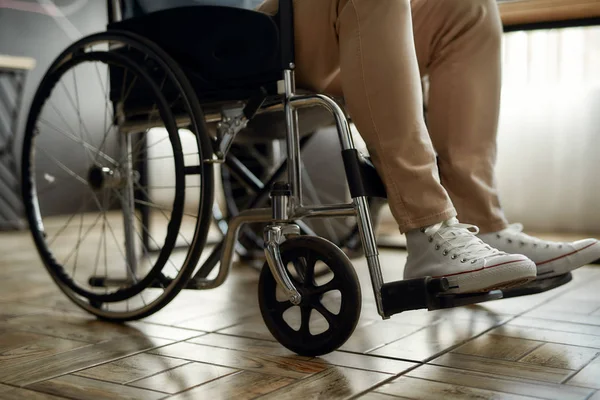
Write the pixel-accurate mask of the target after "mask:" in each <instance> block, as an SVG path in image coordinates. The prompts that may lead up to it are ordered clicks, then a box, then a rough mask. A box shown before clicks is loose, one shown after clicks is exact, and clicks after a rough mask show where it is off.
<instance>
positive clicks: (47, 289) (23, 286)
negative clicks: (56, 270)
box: [0, 282, 60, 302]
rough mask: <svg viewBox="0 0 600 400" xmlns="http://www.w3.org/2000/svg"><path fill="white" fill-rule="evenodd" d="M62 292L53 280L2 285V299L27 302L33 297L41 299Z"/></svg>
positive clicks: (0, 294) (0, 297) (0, 296)
mask: <svg viewBox="0 0 600 400" xmlns="http://www.w3.org/2000/svg"><path fill="white" fill-rule="evenodd" d="M59 292H60V290H59V289H57V288H56V287H55V286H54V285H53V284H52V283H51V282H44V283H39V284H35V285H34V284H31V283H30V282H21V283H18V284H11V285H9V284H5V285H2V292H0V301H11V302H26V301H27V300H31V299H40V298H46V297H51V296H55V295H58V294H59Z"/></svg>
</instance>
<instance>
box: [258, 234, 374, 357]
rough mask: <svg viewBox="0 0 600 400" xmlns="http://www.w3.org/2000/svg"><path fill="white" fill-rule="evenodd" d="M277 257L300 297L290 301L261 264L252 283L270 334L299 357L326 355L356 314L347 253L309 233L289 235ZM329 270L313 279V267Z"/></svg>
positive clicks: (354, 280)
mask: <svg viewBox="0 0 600 400" xmlns="http://www.w3.org/2000/svg"><path fill="white" fill-rule="evenodd" d="M280 251H281V258H282V260H283V263H284V265H286V267H287V271H288V273H289V276H290V278H291V280H292V282H293V283H294V286H296V288H298V291H299V292H300V295H301V296H302V301H301V302H300V304H299V305H294V304H292V302H291V301H289V300H288V299H287V297H286V296H285V295H284V294H283V290H282V289H281V288H280V287H279V286H278V285H277V282H276V281H275V278H274V277H273V274H272V273H271V270H270V269H269V266H268V265H267V264H266V263H265V265H264V266H263V269H262V272H261V274H260V279H259V283H258V301H259V305H260V311H261V313H262V316H263V319H264V321H265V324H266V325H267V328H269V331H270V332H271V334H272V335H273V336H274V337H275V339H277V341H279V343H281V344H282V345H283V346H285V347H287V348H288V349H290V350H291V351H293V352H295V353H297V354H299V355H302V356H319V355H322V354H327V353H330V352H332V351H334V350H335V349H337V348H338V347H340V346H341V345H343V344H344V343H345V342H346V340H348V338H349V337H350V335H352V332H354V328H355V327H356V324H357V322H358V318H359V317H360V310H361V301H362V298H361V292H360V284H359V282H358V277H357V276H356V272H355V271H354V267H353V266H352V263H351V262H350V261H349V260H348V257H347V256H346V255H345V254H344V252H343V251H342V250H340V249H339V248H338V247H337V246H335V245H334V244H333V243H331V242H329V241H327V240H325V239H322V238H320V237H313V236H300V237H297V238H293V239H289V240H287V241H286V242H284V243H283V244H282V245H281V247H280ZM322 268H327V269H328V270H329V271H330V273H328V274H326V275H324V276H321V277H317V276H316V275H315V269H322Z"/></svg>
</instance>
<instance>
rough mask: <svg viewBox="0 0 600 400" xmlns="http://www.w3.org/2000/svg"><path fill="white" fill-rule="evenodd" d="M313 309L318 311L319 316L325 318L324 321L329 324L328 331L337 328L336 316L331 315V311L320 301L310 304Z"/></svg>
mask: <svg viewBox="0 0 600 400" xmlns="http://www.w3.org/2000/svg"><path fill="white" fill-rule="evenodd" d="M312 306H313V308H314V309H315V311H318V312H319V314H321V315H322V316H323V317H325V320H326V321H327V323H328V324H329V329H337V328H338V322H337V318H336V317H337V316H336V315H335V314H333V313H332V312H331V311H329V310H328V309H327V308H326V307H325V306H324V305H323V304H322V303H321V302H320V301H318V300H317V301H314V302H313V303H312Z"/></svg>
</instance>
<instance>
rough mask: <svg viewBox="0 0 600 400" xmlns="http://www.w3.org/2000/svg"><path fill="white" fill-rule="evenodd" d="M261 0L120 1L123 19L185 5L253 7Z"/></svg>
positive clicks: (250, 8)
mask: <svg viewBox="0 0 600 400" xmlns="http://www.w3.org/2000/svg"><path fill="white" fill-rule="evenodd" d="M261 2H262V0H123V1H122V3H121V7H122V13H121V15H122V16H123V18H124V19H126V18H135V17H139V16H142V15H144V14H148V13H151V12H155V11H162V10H166V9H169V8H177V7H186V6H223V7H235V8H245V9H249V10H252V9H255V8H256V7H257V6H258V5H259V4H260V3H261Z"/></svg>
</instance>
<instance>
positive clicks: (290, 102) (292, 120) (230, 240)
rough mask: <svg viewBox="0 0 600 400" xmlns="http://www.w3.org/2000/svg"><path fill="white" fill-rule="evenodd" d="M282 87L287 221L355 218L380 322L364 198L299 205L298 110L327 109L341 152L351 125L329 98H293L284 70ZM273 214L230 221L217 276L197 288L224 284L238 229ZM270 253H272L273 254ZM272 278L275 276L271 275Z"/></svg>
mask: <svg viewBox="0 0 600 400" xmlns="http://www.w3.org/2000/svg"><path fill="white" fill-rule="evenodd" d="M284 87H285V97H284V101H283V109H284V112H285V118H286V126H287V150H288V180H289V181H288V183H289V184H290V186H291V189H292V196H291V199H290V204H289V209H290V213H289V216H290V217H289V219H290V220H295V219H302V218H312V217H328V216H331V217H338V216H352V215H356V217H357V223H358V228H359V232H360V237H361V240H362V243H363V248H364V251H365V255H366V258H367V264H368V266H369V273H370V276H371V283H372V287H373V292H374V295H375V299H376V304H377V310H378V312H379V314H380V315H381V316H382V317H383V318H386V317H385V314H384V311H383V305H382V300H381V288H382V286H383V274H382V272H381V266H380V263H379V253H378V250H377V242H376V240H375V233H374V230H373V223H372V221H371V214H370V213H369V204H368V200H367V198H366V197H357V198H355V199H353V203H352V204H336V205H330V206H318V207H304V206H303V204H302V180H301V176H300V172H301V160H300V138H299V130H298V114H297V110H298V109H300V108H306V107H313V106H322V107H325V108H326V109H328V110H329V111H330V112H331V114H332V115H333V117H334V118H335V123H336V127H337V131H338V135H339V139H340V143H341V145H342V149H343V150H352V149H355V145H354V139H353V137H352V131H351V129H350V124H349V123H348V119H347V118H346V114H345V112H344V110H343V109H342V107H340V105H339V104H337V103H336V101H335V100H334V99H332V98H331V97H329V96H326V95H322V94H311V95H296V94H295V93H294V92H295V82H294V71H293V70H291V69H289V70H285V72H284ZM273 109H276V108H273ZM272 211H273V210H272V209H270V208H267V209H255V210H247V211H244V212H242V213H240V214H239V215H238V216H236V217H234V218H232V219H231V221H230V226H229V230H228V231H227V236H226V238H225V241H224V242H225V245H224V249H223V254H222V256H221V265H220V267H219V273H218V275H217V277H216V278H215V279H213V280H207V279H195V283H196V284H197V287H198V288H201V289H208V288H213V287H217V286H219V285H221V284H222V283H223V282H224V281H225V279H226V277H227V275H228V274H229V271H230V269H231V262H232V259H233V254H234V248H235V241H236V240H237V237H238V234H239V231H240V228H241V226H242V225H243V224H245V223H248V222H269V221H271V220H272V219H271V214H272ZM272 253H274V252H273V251H272ZM267 257H268V255H267ZM269 261H270V262H269V266H270V268H271V270H272V271H273V270H278V269H279V267H278V266H277V264H279V263H277V262H276V260H269ZM281 272H282V274H286V272H285V271H281ZM274 275H277V274H275V273H274ZM286 276H287V275H286ZM286 289H287V291H288V292H289V293H294V291H295V288H294V287H289V288H286ZM296 293H297V291H296Z"/></svg>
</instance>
